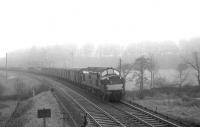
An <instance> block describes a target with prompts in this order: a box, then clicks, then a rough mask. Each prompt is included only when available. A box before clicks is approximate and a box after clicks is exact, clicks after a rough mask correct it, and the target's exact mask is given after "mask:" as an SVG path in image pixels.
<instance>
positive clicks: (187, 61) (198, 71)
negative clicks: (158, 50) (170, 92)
mask: <svg viewBox="0 0 200 127" xmlns="http://www.w3.org/2000/svg"><path fill="white" fill-rule="evenodd" d="M199 57H200V56H199V52H194V53H192V57H189V58H184V57H182V62H180V63H179V64H178V65H177V67H176V69H175V70H176V72H177V80H178V82H177V86H178V87H179V90H180V93H181V89H182V86H183V84H184V82H185V81H186V80H187V78H188V75H189V70H190V69H192V70H194V72H195V78H196V80H197V83H198V85H199V87H200V58H199ZM158 69H159V66H158V64H157V61H156V59H155V57H154V55H153V54H150V55H149V56H140V57H138V58H136V59H135V61H134V62H133V63H123V64H122V65H121V74H122V76H123V77H124V79H125V81H126V80H127V77H128V75H129V74H130V75H132V79H135V84H138V85H139V97H140V98H143V89H144V83H145V82H146V81H147V80H150V83H149V88H150V89H152V88H154V87H155V86H154V85H156V84H157V79H158V82H159V81H160V80H159V77H155V74H156V73H157V72H158ZM146 71H147V72H149V74H150V79H148V78H147V76H146V75H145V72H146ZM155 79H156V82H155ZM161 82H162V81H161Z"/></svg>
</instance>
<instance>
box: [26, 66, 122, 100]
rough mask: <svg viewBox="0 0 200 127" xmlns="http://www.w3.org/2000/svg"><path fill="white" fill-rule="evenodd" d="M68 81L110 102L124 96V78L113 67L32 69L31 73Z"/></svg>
mask: <svg viewBox="0 0 200 127" xmlns="http://www.w3.org/2000/svg"><path fill="white" fill-rule="evenodd" d="M30 71H31V72H35V73H41V74H44V75H48V76H53V77H56V78H60V79H64V80H67V81H68V82H71V83H73V84H76V85H78V86H80V87H82V88H84V89H87V90H89V91H90V92H91V93H92V94H95V95H97V96H100V97H102V99H104V100H105V99H106V100H109V101H119V100H120V99H121V98H122V96H123V89H124V86H125V82H124V78H122V77H121V75H120V73H119V71H118V70H117V69H115V68H112V67H88V68H79V69H58V68H41V69H30V68H29V72H30Z"/></svg>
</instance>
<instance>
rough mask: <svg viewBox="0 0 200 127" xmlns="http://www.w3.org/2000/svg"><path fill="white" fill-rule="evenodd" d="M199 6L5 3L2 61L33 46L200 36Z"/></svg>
mask: <svg viewBox="0 0 200 127" xmlns="http://www.w3.org/2000/svg"><path fill="white" fill-rule="evenodd" d="M199 5H200V2H199V1H198V0H197V1H195V0H163V1H161V0H138V1H136V0H130V1H128V0H127V1H119V0H101V1H94V0H85V1H82V0H74V1H66V0H59V1H53V0H34V1H27V0H18V1H15V0H6V1H3V0H2V1H0V44H1V46H0V57H2V56H4V54H5V52H9V51H13V50H16V49H23V48H27V47H31V46H33V45H35V46H46V45H55V44H64V43H77V44H79V45H82V44H83V43H88V42H90V43H105V44H106V43H118V44H119V43H121V44H124V43H133V42H141V41H144V40H149V41H165V40H172V41H175V42H178V41H179V40H181V39H189V38H192V37H198V36H200V23H199V22H200V18H199V12H200V8H199Z"/></svg>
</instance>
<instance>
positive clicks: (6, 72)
mask: <svg viewBox="0 0 200 127" xmlns="http://www.w3.org/2000/svg"><path fill="white" fill-rule="evenodd" d="M7 82H8V55H7V52H6V83H7Z"/></svg>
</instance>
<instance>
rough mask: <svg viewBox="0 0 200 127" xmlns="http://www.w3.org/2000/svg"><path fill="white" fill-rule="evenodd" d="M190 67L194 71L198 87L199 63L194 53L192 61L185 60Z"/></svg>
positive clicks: (197, 54) (196, 53) (199, 77)
mask: <svg viewBox="0 0 200 127" xmlns="http://www.w3.org/2000/svg"><path fill="white" fill-rule="evenodd" d="M185 61H186V63H187V64H188V65H190V67H192V68H193V69H194V70H195V71H196V78H197V82H198V85H199V86H200V61H199V53H198V52H194V53H193V57H192V60H185Z"/></svg>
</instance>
